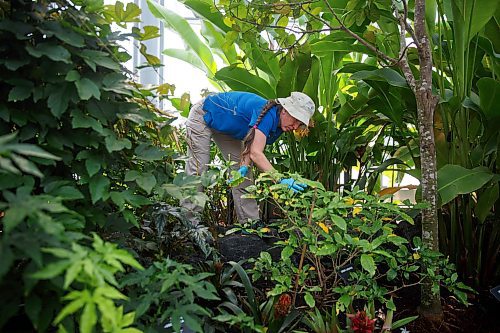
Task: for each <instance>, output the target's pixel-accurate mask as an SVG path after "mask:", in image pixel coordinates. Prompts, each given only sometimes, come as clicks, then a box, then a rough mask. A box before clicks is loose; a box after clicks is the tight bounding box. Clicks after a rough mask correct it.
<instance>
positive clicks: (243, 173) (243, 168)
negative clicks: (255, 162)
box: [238, 165, 248, 177]
mask: <svg viewBox="0 0 500 333" xmlns="http://www.w3.org/2000/svg"><path fill="white" fill-rule="evenodd" d="M238 172H239V173H240V175H241V177H245V176H246V175H247V173H248V166H247V165H242V166H241V167H240V168H239V169H238Z"/></svg>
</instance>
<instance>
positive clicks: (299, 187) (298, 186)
mask: <svg viewBox="0 0 500 333" xmlns="http://www.w3.org/2000/svg"><path fill="white" fill-rule="evenodd" d="M280 184H283V185H287V186H288V188H289V189H291V190H292V191H294V192H295V193H297V192H302V191H304V189H305V188H306V187H307V185H306V184H302V183H296V182H295V179H293V178H284V179H282V180H281V181H280Z"/></svg>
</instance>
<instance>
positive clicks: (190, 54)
mask: <svg viewBox="0 0 500 333" xmlns="http://www.w3.org/2000/svg"><path fill="white" fill-rule="evenodd" d="M162 53H163V54H164V55H166V56H169V57H172V58H175V59H179V60H182V61H184V62H187V63H188V64H190V65H192V66H194V67H196V68H198V69H199V70H201V71H203V72H205V71H206V66H205V64H204V63H203V61H201V59H200V58H199V57H198V55H196V53H194V51H193V50H191V49H188V50H184V49H166V50H163V52H162Z"/></svg>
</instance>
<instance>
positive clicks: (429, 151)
mask: <svg viewBox="0 0 500 333" xmlns="http://www.w3.org/2000/svg"><path fill="white" fill-rule="evenodd" d="M415 97H416V99H417V112H418V131H419V134H420V162H421V171H422V177H421V185H422V200H423V201H424V202H426V203H428V204H429V207H428V208H426V209H424V210H423V211H422V243H423V245H424V246H425V247H426V248H428V249H432V250H435V251H439V238H438V235H439V233H438V217H437V170H436V148H435V144H434V110H435V108H436V105H437V102H438V97H437V96H433V95H432V91H431V89H423V88H420V90H419V91H417V93H416V95H415ZM420 312H421V314H422V315H423V316H425V317H427V318H430V319H434V320H439V319H441V317H442V315H443V313H442V308H441V298H440V295H439V292H438V293H436V294H435V293H434V292H433V291H432V283H431V282H430V281H429V280H426V281H424V282H423V284H422V290H421V303H420Z"/></svg>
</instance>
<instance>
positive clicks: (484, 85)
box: [477, 77, 500, 119]
mask: <svg viewBox="0 0 500 333" xmlns="http://www.w3.org/2000/svg"><path fill="white" fill-rule="evenodd" d="M477 87H478V89H479V104H480V106H481V110H482V111H483V112H484V114H485V116H486V118H487V119H494V118H496V117H500V108H499V107H498V106H499V105H500V83H499V82H498V80H495V79H492V78H489V77H483V78H481V79H479V81H477Z"/></svg>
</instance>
